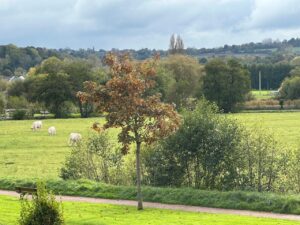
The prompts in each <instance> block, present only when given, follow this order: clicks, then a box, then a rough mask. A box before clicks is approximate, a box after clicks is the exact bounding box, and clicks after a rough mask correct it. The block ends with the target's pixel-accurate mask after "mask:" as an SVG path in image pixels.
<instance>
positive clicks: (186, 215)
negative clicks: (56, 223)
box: [0, 196, 300, 225]
mask: <svg viewBox="0 0 300 225" xmlns="http://www.w3.org/2000/svg"><path fill="white" fill-rule="evenodd" d="M19 209H20V206H19V202H18V200H17V199H16V198H12V197H6V196H0V224H1V225H16V224H17V220H18V217H19ZM63 210H64V217H65V220H66V224H67V225H297V224H300V222H297V221H288V220H275V219H263V218H255V217H246V216H236V215H223V214H208V213H192V212H182V211H172V210H160V209H145V210H143V211H137V210H136V208H135V207H128V206H116V205H107V204H89V203H78V202H76V203H75V202H64V203H63Z"/></svg>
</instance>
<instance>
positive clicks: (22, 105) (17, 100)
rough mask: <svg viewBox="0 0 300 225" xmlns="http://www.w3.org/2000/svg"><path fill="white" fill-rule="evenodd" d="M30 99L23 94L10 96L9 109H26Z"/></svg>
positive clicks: (8, 100)
mask: <svg viewBox="0 0 300 225" xmlns="http://www.w3.org/2000/svg"><path fill="white" fill-rule="evenodd" d="M27 105H28V101H27V100H26V98H24V97H23V96H20V97H18V96H9V97H8V99H7V108H8V109H26V108H27Z"/></svg>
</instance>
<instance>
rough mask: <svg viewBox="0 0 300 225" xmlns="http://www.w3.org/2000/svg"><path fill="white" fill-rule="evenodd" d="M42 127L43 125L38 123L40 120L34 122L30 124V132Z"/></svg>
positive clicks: (40, 122)
mask: <svg viewBox="0 0 300 225" xmlns="http://www.w3.org/2000/svg"><path fill="white" fill-rule="evenodd" d="M42 125H43V123H42V121H40V120H38V121H34V122H33V123H32V126H31V130H33V131H37V130H39V129H42Z"/></svg>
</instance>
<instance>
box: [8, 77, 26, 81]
mask: <svg viewBox="0 0 300 225" xmlns="http://www.w3.org/2000/svg"><path fill="white" fill-rule="evenodd" d="M18 80H21V81H23V80H25V77H24V76H19V77H18V76H12V77H11V78H10V79H9V80H8V82H13V81H18Z"/></svg>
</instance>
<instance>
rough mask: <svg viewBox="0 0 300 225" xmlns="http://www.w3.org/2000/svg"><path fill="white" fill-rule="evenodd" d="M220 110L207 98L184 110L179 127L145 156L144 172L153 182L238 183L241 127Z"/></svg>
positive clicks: (200, 185) (221, 185)
mask: <svg viewBox="0 0 300 225" xmlns="http://www.w3.org/2000/svg"><path fill="white" fill-rule="evenodd" d="M217 112H218V108H217V107H216V106H215V105H214V104H210V103H209V102H208V101H206V100H202V101H200V102H199V103H198V105H197V106H196V108H195V109H194V110H193V111H186V112H184V116H183V117H184V122H183V125H182V126H181V127H180V128H179V130H178V131H177V132H176V133H175V134H174V135H172V136H170V137H169V138H167V139H166V140H165V141H164V142H162V143H161V145H159V147H155V149H154V150H153V151H152V153H153V154H151V151H150V152H148V153H147V155H146V157H145V160H144V161H145V167H146V170H147V174H146V175H145V176H146V177H147V179H148V180H149V183H150V184H151V185H153V184H154V185H183V186H184V185H187V186H193V187H196V188H207V189H215V188H217V189H231V188H233V187H235V182H236V181H235V177H236V173H237V171H236V167H235V166H238V161H239V159H240V154H241V151H240V143H241V141H240V140H241V130H240V127H239V125H238V124H237V123H236V121H234V120H232V119H228V118H226V117H221V116H220V115H219V114H217ZM154 160H155V163H154V164H153V161H154Z"/></svg>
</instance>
